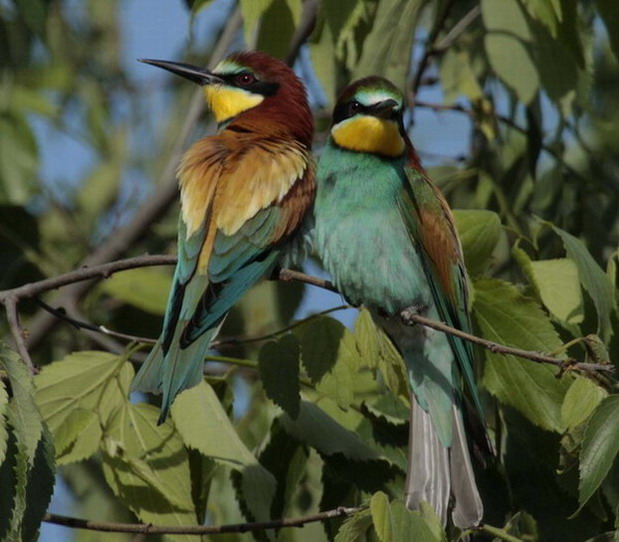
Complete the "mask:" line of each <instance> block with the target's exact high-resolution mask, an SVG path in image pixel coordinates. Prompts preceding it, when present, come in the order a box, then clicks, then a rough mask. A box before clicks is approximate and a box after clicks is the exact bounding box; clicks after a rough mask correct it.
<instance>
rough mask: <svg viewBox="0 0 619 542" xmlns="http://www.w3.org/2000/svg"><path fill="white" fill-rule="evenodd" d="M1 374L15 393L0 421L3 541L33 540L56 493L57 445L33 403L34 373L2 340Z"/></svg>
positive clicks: (0, 489)
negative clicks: (3, 437) (0, 435)
mask: <svg viewBox="0 0 619 542" xmlns="http://www.w3.org/2000/svg"><path fill="white" fill-rule="evenodd" d="M0 370H3V371H4V372H5V373H6V375H7V376H8V379H9V382H10V385H11V391H12V398H11V400H10V401H9V402H8V405H7V404H6V402H5V403H4V409H5V411H6V414H7V415H6V418H4V417H2V418H3V419H2V420H0V422H2V425H3V431H4V432H6V433H7V439H6V440H4V442H3V444H2V446H3V447H4V454H3V455H4V458H3V461H0V509H2V510H3V513H2V514H0V540H34V539H35V538H36V533H37V531H38V529H39V525H40V524H41V521H42V519H43V514H44V513H45V510H46V509H47V506H48V504H49V500H50V498H51V495H52V491H53V486H54V473H53V469H54V465H53V446H52V444H51V439H50V437H49V433H48V431H47V429H46V428H45V426H44V424H43V422H42V419H41V415H40V413H39V411H38V409H37V406H36V404H35V401H34V386H33V382H32V375H31V374H30V373H29V372H28V370H27V368H26V366H25V365H24V363H23V362H22V361H21V359H20V358H19V357H18V356H17V355H16V354H15V353H13V352H12V351H11V350H10V349H9V348H8V347H7V346H6V345H5V344H4V343H2V342H0ZM4 399H6V392H5V393H4Z"/></svg>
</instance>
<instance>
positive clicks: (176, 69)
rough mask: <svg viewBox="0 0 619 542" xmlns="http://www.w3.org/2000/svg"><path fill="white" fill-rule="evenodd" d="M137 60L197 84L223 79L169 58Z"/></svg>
mask: <svg viewBox="0 0 619 542" xmlns="http://www.w3.org/2000/svg"><path fill="white" fill-rule="evenodd" d="M138 61H139V62H144V64H151V65H153V66H157V67H158V68H163V69H164V70H168V71H169V72H172V73H175V74H176V75H180V76H181V77H184V78H185V79H189V80H190V81H193V82H194V83H198V85H203V86H204V85H212V84H214V83H221V82H222V81H223V79H222V78H221V77H218V76H217V75H215V74H213V73H211V72H209V71H208V70H203V69H202V68H198V67H197V66H192V65H191V64H185V63H184V62H171V61H169V60H152V59H150V58H138Z"/></svg>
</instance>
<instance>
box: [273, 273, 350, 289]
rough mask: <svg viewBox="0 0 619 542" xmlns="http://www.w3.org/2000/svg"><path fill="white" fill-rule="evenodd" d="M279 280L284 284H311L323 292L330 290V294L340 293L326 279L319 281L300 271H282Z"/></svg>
mask: <svg viewBox="0 0 619 542" xmlns="http://www.w3.org/2000/svg"><path fill="white" fill-rule="evenodd" d="M279 280H281V281H283V282H289V281H295V282H303V283H304V284H311V285H312V286H318V287H319V288H322V289H323V290H329V291H330V292H335V293H339V292H338V291H337V288H336V287H335V286H333V284H332V283H331V282H330V281H328V280H325V279H319V278H318V277H311V276H309V275H306V274H305V273H301V272H300V271H294V270H292V269H281V270H280V272H279Z"/></svg>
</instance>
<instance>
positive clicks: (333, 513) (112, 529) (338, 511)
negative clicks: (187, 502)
mask: <svg viewBox="0 0 619 542" xmlns="http://www.w3.org/2000/svg"><path fill="white" fill-rule="evenodd" d="M362 509H363V508H362V507H356V508H348V507H344V506H340V507H338V508H335V509H333V510H327V511H326V512H319V513H318V514H313V515H311V516H304V517H300V518H290V519H277V520H273V521H258V522H254V523H234V524H230V525H219V526H216V525H193V526H186V527H185V526H183V527H179V526H176V525H166V526H164V525H153V524H147V525H143V524H142V525H140V524H136V523H113V522H107V521H90V520H87V519H79V518H73V517H68V516H61V515H58V514H46V515H45V518H44V520H43V521H45V522H47V523H53V524H55V525H63V526H65V527H71V528H74V529H87V530H90V531H103V532H108V533H142V534H190V535H202V534H223V533H246V532H250V531H264V530H266V529H281V528H283V527H303V526H304V525H306V524H308V523H316V522H318V521H326V520H329V519H333V518H339V517H348V516H351V515H353V514H355V513H357V512H359V511H360V510H362Z"/></svg>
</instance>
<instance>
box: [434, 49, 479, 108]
mask: <svg viewBox="0 0 619 542" xmlns="http://www.w3.org/2000/svg"><path fill="white" fill-rule="evenodd" d="M440 69H441V86H442V88H443V93H444V95H445V102H446V103H448V104H455V103H456V101H457V100H458V98H459V97H460V96H462V95H464V96H466V97H467V98H469V99H470V100H471V101H475V100H479V99H481V98H482V97H483V89H482V88H481V86H480V84H479V81H478V80H477V77H476V76H475V72H474V71H473V68H472V66H471V55H470V53H469V52H468V51H460V50H457V49H455V48H450V49H448V50H447V51H445V54H444V55H443V58H442V59H441V65H440Z"/></svg>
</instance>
